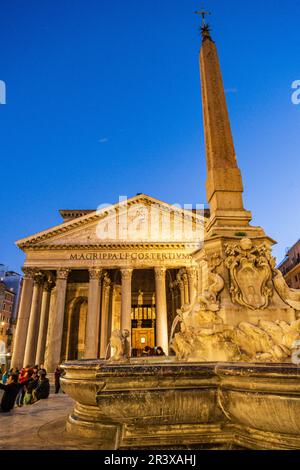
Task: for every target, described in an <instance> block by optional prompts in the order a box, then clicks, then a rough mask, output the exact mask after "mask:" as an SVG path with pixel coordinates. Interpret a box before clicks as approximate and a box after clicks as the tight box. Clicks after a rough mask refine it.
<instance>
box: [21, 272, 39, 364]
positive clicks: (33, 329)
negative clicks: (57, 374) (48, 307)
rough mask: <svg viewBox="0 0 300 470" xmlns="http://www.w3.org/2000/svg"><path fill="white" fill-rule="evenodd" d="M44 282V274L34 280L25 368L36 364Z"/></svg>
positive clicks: (36, 276)
mask: <svg viewBox="0 0 300 470" xmlns="http://www.w3.org/2000/svg"><path fill="white" fill-rule="evenodd" d="M42 282H43V275H42V273H38V274H36V275H35V278H34V286H33V294H32V302H31V309H30V317H29V324H28V332H27V338H26V346H25V352H24V361H23V366H26V365H31V366H33V365H34V362H35V355H36V346H37V337H38V330H39V323H40V309H41V290H42Z"/></svg>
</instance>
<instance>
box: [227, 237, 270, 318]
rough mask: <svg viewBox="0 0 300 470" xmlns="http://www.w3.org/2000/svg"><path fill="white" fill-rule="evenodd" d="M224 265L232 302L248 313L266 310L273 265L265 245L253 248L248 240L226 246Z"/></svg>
mask: <svg viewBox="0 0 300 470" xmlns="http://www.w3.org/2000/svg"><path fill="white" fill-rule="evenodd" d="M225 265H226V267H227V268H228V269H229V272H230V294H231V299H232V301H233V302H235V303H238V304H240V305H242V306H244V307H247V308H250V309H251V310H257V309H261V310H263V309H266V308H267V307H268V305H269V303H270V299H271V297H272V296H273V292H274V288H273V282H272V278H273V269H274V266H275V260H274V259H273V258H272V256H271V253H270V250H269V249H268V248H267V247H266V245H264V244H262V245H254V244H253V242H252V241H251V240H250V239H249V238H243V239H242V240H241V241H240V243H239V244H234V245H232V244H230V245H226V260H225Z"/></svg>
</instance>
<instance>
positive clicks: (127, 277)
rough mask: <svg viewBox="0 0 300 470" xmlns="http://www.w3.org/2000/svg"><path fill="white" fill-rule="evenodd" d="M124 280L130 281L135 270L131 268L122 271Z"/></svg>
mask: <svg viewBox="0 0 300 470" xmlns="http://www.w3.org/2000/svg"><path fill="white" fill-rule="evenodd" d="M120 271H121V275H122V280H123V279H124V280H130V279H131V277H132V273H133V269H131V268H124V269H121V270H120Z"/></svg>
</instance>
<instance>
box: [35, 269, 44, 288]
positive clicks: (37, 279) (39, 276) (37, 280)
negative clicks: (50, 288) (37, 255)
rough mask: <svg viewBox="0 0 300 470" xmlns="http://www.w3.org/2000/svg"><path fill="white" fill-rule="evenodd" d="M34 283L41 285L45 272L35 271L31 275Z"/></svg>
mask: <svg viewBox="0 0 300 470" xmlns="http://www.w3.org/2000/svg"><path fill="white" fill-rule="evenodd" d="M33 281H34V285H36V286H41V285H43V283H44V281H45V274H44V273H43V272H42V271H37V272H35V274H34V277H33Z"/></svg>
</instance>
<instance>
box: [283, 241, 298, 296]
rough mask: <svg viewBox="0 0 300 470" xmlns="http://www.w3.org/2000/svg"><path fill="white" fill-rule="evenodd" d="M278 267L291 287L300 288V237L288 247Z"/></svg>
mask: <svg viewBox="0 0 300 470" xmlns="http://www.w3.org/2000/svg"><path fill="white" fill-rule="evenodd" d="M278 269H280V271H281V272H282V274H283V275H284V277H285V280H286V282H287V284H288V285H289V287H291V288H292V289H300V239H299V240H298V241H297V242H296V243H295V244H294V245H293V246H292V247H291V248H289V249H288V251H287V253H286V256H285V258H284V260H283V261H282V262H281V263H280V265H279V266H278Z"/></svg>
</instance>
